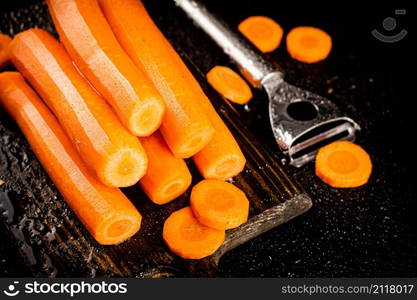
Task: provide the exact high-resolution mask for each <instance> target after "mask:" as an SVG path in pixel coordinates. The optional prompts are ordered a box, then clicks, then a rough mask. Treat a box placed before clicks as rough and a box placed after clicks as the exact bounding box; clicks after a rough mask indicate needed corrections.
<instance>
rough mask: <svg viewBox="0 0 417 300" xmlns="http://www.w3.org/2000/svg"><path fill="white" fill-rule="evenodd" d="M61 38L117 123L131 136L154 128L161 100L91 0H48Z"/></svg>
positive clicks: (161, 109) (158, 122) (159, 118)
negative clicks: (114, 114)
mask: <svg viewBox="0 0 417 300" xmlns="http://www.w3.org/2000/svg"><path fill="white" fill-rule="evenodd" d="M47 3H48V8H49V11H50V13H51V15H52V18H53V21H54V24H55V27H56V29H57V30H58V33H59V36H60V39H61V42H62V43H63V44H64V46H65V48H66V50H67V51H68V53H69V55H70V56H71V58H72V59H73V60H74V62H75V63H76V65H77V66H78V67H79V68H80V70H81V72H82V73H83V74H84V75H85V76H86V77H87V78H88V80H89V81H90V82H91V83H92V85H93V86H94V87H95V88H96V89H97V91H98V92H99V93H100V94H101V95H102V96H103V97H104V98H105V99H106V100H107V101H108V102H109V103H110V105H111V106H112V107H113V108H114V110H115V111H116V113H117V115H118V116H119V118H120V120H121V121H122V123H123V124H124V125H125V126H126V127H127V128H128V129H129V130H130V131H131V132H132V133H133V134H134V135H137V136H148V135H150V134H151V133H152V132H154V131H155V130H157V129H158V128H159V126H160V125H161V122H162V118H163V114H164V110H165V105H164V102H163V100H162V98H161V95H160V94H159V93H158V91H157V90H156V89H155V87H154V85H153V83H152V82H151V81H150V80H149V78H148V77H147V75H146V74H145V73H144V72H143V71H142V70H140V69H139V68H138V67H137V66H136V65H135V64H134V63H133V62H132V61H131V59H130V58H129V56H128V55H127V54H126V53H125V52H124V50H123V49H122V47H121V46H120V44H119V42H118V41H117V40H116V38H115V36H114V34H113V32H112V30H111V28H110V26H109V24H108V23H107V21H106V19H105V18H104V16H103V13H102V12H101V9H100V7H99V4H98V3H97V0H48V1H47Z"/></svg>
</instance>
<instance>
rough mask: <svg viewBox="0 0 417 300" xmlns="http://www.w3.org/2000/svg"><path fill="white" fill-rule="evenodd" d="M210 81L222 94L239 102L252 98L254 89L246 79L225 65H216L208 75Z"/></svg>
mask: <svg viewBox="0 0 417 300" xmlns="http://www.w3.org/2000/svg"><path fill="white" fill-rule="evenodd" d="M206 77H207V81H208V83H210V85H211V86H212V87H213V88H214V89H215V90H216V91H217V92H218V93H220V94H221V95H223V96H224V97H225V98H227V99H229V100H230V101H232V102H234V103H237V104H246V103H248V102H249V100H250V99H252V91H251V89H250V87H249V86H248V84H247V83H246V81H245V80H243V79H242V77H240V76H239V75H238V74H237V73H236V72H235V71H233V70H232V69H230V68H228V67H225V66H215V67H214V68H212V69H211V70H210V71H209V72H208V73H207V75H206Z"/></svg>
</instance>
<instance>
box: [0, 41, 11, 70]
mask: <svg viewBox="0 0 417 300" xmlns="http://www.w3.org/2000/svg"><path fill="white" fill-rule="evenodd" d="M11 41H12V39H11V38H10V37H9V36H8V35H6V34H1V33H0V69H1V68H4V67H5V66H7V64H8V63H9V51H8V46H9V44H10V42H11Z"/></svg>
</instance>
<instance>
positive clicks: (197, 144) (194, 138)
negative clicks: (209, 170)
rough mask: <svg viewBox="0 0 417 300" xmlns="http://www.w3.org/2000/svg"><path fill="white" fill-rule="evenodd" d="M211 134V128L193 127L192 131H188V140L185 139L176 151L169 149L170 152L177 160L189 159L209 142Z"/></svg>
mask: <svg viewBox="0 0 417 300" xmlns="http://www.w3.org/2000/svg"><path fill="white" fill-rule="evenodd" d="M213 134H214V129H213V128H212V127H206V128H201V127H198V128H196V127H195V128H194V130H190V131H189V134H188V135H187V136H188V138H185V139H184V142H183V143H181V144H179V145H178V147H177V149H171V151H172V153H173V154H174V156H175V157H177V158H189V157H191V156H193V155H194V154H196V153H197V152H199V151H200V150H201V149H203V148H204V146H206V145H207V144H208V143H209V142H210V140H211V138H212V136H213Z"/></svg>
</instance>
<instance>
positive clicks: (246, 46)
mask: <svg viewBox="0 0 417 300" xmlns="http://www.w3.org/2000/svg"><path fill="white" fill-rule="evenodd" d="M175 3H176V4H177V6H178V7H180V8H181V9H182V10H183V11H184V12H185V13H186V14H187V15H188V17H189V18H191V19H192V20H193V21H194V23H195V24H196V25H197V26H198V27H200V28H201V29H203V31H204V32H205V33H206V34H208V35H209V36H210V37H211V38H212V39H213V40H214V41H215V42H216V43H217V45H218V46H220V47H221V48H222V49H223V51H224V52H225V53H226V54H227V55H228V56H229V58H230V59H231V60H232V61H233V63H234V64H235V65H236V66H237V67H238V68H239V70H240V72H241V73H242V75H243V76H244V77H245V78H246V79H247V80H248V81H249V82H250V83H251V84H252V85H253V86H254V87H256V88H261V87H263V81H264V80H265V79H267V78H268V77H270V76H273V77H274V78H275V79H281V80H282V79H283V77H284V75H283V73H282V72H281V71H279V70H278V69H277V67H276V66H275V65H274V64H272V63H271V62H270V61H268V60H266V59H265V57H264V56H263V54H262V53H261V52H260V51H259V50H258V49H257V48H256V47H254V46H253V45H252V44H251V43H249V42H248V41H247V40H246V39H245V38H244V37H243V36H242V35H240V34H239V33H238V32H235V31H233V30H231V29H230V28H229V26H228V25H226V24H225V23H224V22H223V21H221V20H220V19H219V18H217V17H215V16H214V15H213V14H211V13H210V12H209V11H208V10H207V9H206V8H205V7H204V6H203V5H202V4H201V3H199V2H197V1H195V0H175Z"/></svg>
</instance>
